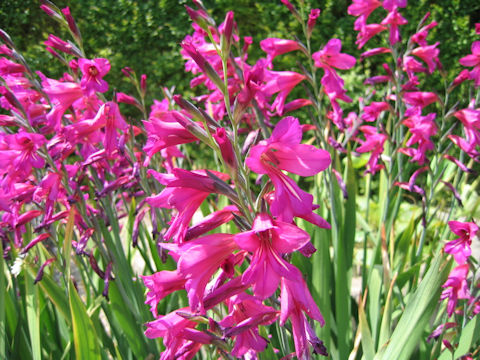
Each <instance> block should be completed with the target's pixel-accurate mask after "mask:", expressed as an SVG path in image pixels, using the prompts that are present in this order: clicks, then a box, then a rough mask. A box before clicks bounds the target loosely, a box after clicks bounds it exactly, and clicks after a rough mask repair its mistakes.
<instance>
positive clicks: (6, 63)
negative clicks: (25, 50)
mask: <svg viewBox="0 0 480 360" xmlns="http://www.w3.org/2000/svg"><path fill="white" fill-rule="evenodd" d="M25 71H26V69H25V66H23V65H21V64H17V63H16V62H13V61H10V60H8V59H6V58H4V57H0V76H2V77H4V76H5V75H9V74H22V73H24V72H25Z"/></svg>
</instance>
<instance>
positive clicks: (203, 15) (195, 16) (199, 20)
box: [185, 5, 215, 31]
mask: <svg viewBox="0 0 480 360" xmlns="http://www.w3.org/2000/svg"><path fill="white" fill-rule="evenodd" d="M185 9H186V10H187V13H188V16H190V18H191V19H192V21H193V22H194V23H195V24H197V25H198V26H200V27H201V28H202V29H203V30H205V31H206V30H207V29H208V27H209V26H215V21H213V19H212V18H211V17H210V16H209V15H208V13H207V12H206V11H205V10H204V9H201V8H200V9H198V10H194V9H192V8H191V7H189V6H187V5H185Z"/></svg>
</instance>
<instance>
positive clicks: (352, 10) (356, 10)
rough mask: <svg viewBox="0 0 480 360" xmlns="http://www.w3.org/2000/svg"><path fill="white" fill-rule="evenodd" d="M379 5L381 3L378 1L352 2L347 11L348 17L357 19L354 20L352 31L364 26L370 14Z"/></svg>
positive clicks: (357, 0) (356, 0) (362, 0)
mask: <svg viewBox="0 0 480 360" xmlns="http://www.w3.org/2000/svg"><path fill="white" fill-rule="evenodd" d="M380 5H382V3H381V2H380V1H378V0H353V2H352V4H351V5H350V6H349V7H348V10H347V11H348V13H349V14H350V15H353V16H358V17H359V18H358V19H357V20H355V26H354V29H355V30H360V28H361V27H362V26H364V25H366V23H367V19H368V17H369V16H370V14H371V13H372V12H373V11H374V10H375V9H376V8H378V7H379V6H380Z"/></svg>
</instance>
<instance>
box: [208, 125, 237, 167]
mask: <svg viewBox="0 0 480 360" xmlns="http://www.w3.org/2000/svg"><path fill="white" fill-rule="evenodd" d="M212 136H213V138H214V139H215V141H216V142H217V144H218V147H219V148H220V152H221V153H222V158H223V160H224V161H225V164H226V165H227V166H228V167H229V169H230V170H233V171H235V170H236V169H237V159H236V157H235V151H234V150H233V146H232V143H231V141H230V139H229V138H228V136H227V132H226V131H225V129H224V128H218V129H217V131H216V132H215V134H212Z"/></svg>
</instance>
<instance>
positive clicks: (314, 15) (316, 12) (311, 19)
mask: <svg viewBox="0 0 480 360" xmlns="http://www.w3.org/2000/svg"><path fill="white" fill-rule="evenodd" d="M319 16H320V9H312V10H310V14H309V15H308V21H307V36H308V37H310V36H311V35H312V32H313V28H314V27H315V24H316V22H317V19H318V17H319Z"/></svg>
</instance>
